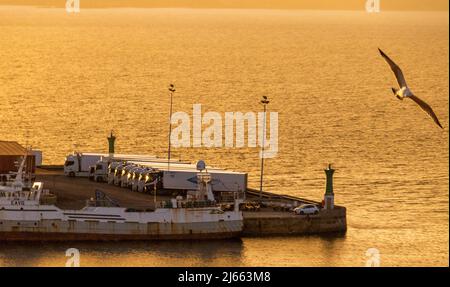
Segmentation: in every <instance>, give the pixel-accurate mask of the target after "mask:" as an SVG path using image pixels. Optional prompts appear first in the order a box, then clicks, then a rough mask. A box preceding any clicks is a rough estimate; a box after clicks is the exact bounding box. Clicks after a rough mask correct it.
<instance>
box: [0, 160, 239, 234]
mask: <svg viewBox="0 0 450 287" xmlns="http://www.w3.org/2000/svg"><path fill="white" fill-rule="evenodd" d="M25 161H26V156H25V157H24V158H23V161H22V163H21V165H20V167H19V171H18V173H17V175H16V178H15V180H14V182H12V183H11V184H10V185H7V186H0V241H13V240H20V241H22V240H23V241H68V240H73V241H84V240H96V241H98V240H153V239H191V240H193V239H209V238H217V239H219V238H231V237H238V236H240V233H241V231H242V229H243V217H242V212H241V211H239V204H240V202H241V200H240V199H238V198H237V196H236V197H235V201H234V207H233V208H232V210H227V211H224V210H222V208H221V207H220V206H219V205H217V204H216V203H215V201H214V195H213V193H212V189H211V184H210V180H211V176H210V175H209V174H208V173H207V172H202V171H200V172H199V173H198V182H199V184H198V189H197V190H196V191H195V193H194V195H192V196H190V197H189V198H181V197H177V198H173V199H171V200H170V201H166V202H159V203H158V204H157V205H155V206H156V207H155V208H153V210H151V211H148V210H145V211H137V210H132V209H127V208H124V207H119V206H118V205H117V204H115V203H114V201H112V200H111V199H109V198H108V197H107V196H106V195H104V194H103V193H101V192H99V191H97V192H96V198H95V199H90V200H88V201H87V204H86V207H84V208H83V209H81V210H62V209H60V208H58V207H57V206H56V205H55V204H51V203H48V202H47V200H46V198H48V197H49V191H47V190H44V188H43V183H42V182H34V183H33V185H32V186H31V187H26V186H25V184H24V179H23V167H24V164H25Z"/></svg>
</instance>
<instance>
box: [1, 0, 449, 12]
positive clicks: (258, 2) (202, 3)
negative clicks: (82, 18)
mask: <svg viewBox="0 0 450 287" xmlns="http://www.w3.org/2000/svg"><path fill="white" fill-rule="evenodd" d="M380 1H381V9H382V10H448V6H449V2H448V0H432V1H423V0H380ZM65 2H66V0H0V5H36V6H37V5H39V6H52V7H64V5H65ZM80 2H81V6H82V7H85V8H89V7H94V8H95V7H158V8H159V7H185V8H269V9H322V10H337V9H339V10H361V9H364V5H365V2H366V0H340V1H336V0H80Z"/></svg>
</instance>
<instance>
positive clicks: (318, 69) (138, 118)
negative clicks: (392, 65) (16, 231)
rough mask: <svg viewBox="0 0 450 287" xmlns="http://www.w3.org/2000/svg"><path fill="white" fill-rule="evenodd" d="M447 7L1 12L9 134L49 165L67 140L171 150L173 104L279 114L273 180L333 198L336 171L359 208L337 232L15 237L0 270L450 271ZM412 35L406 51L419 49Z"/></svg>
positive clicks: (3, 109)
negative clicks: (328, 178)
mask: <svg viewBox="0 0 450 287" xmlns="http://www.w3.org/2000/svg"><path fill="white" fill-rule="evenodd" d="M448 41H449V18H448V13H438V12H436V13H435V12H430V13H413V12H401V13H400V12H395V13H394V12H382V13H380V14H376V15H375V14H366V13H364V12H326V11H314V12H313V11H275V10H273V11H271V10H188V9H100V10H89V9H84V10H82V11H81V13H80V14H78V15H68V14H67V13H66V12H65V11H64V10H63V9H47V8H18V7H5V6H3V7H0V139H1V140H17V141H19V142H20V143H22V144H26V143H28V144H31V145H33V147H36V148H39V149H41V150H43V152H44V161H45V163H47V164H61V163H62V162H63V160H64V156H65V155H66V154H67V153H69V152H71V151H72V150H74V149H76V150H82V151H105V150H106V140H105V136H106V134H107V132H108V131H109V130H110V129H114V130H115V131H116V132H117V134H118V140H117V146H116V147H117V150H118V151H120V152H123V153H142V154H155V155H158V156H165V153H166V144H167V140H166V139H167V132H168V130H167V119H168V105H169V98H168V96H167V92H166V87H167V85H168V83H170V82H173V83H175V84H176V87H177V93H176V94H175V99H174V110H175V111H184V112H187V113H189V114H191V113H192V105H193V104H196V103H200V104H202V108H203V112H207V111H216V112H219V113H224V112H228V111H241V112H247V111H254V112H256V111H259V110H260V109H261V106H259V105H258V100H259V98H260V97H261V96H262V95H267V96H269V98H270V99H271V103H270V106H269V108H270V110H272V111H277V112H278V113H279V153H278V156H277V157H276V158H274V159H270V160H267V161H266V177H265V185H266V189H267V190H269V191H273V192H280V193H285V194H291V195H298V196H304V197H308V198H312V199H315V200H321V198H322V195H323V192H324V184H325V179H324V177H325V176H324V173H323V168H324V167H325V165H326V164H327V163H328V162H331V163H333V164H334V166H335V168H336V169H337V171H336V178H335V193H336V203H337V204H341V205H344V206H346V207H347V209H348V214H347V215H348V232H347V233H346V234H345V235H344V236H339V237H317V236H306V237H276V238H244V239H242V240H237V241H223V242H222V241H219V242H217V241H212V242H148V243H106V244H105V243H97V244H86V243H73V244H44V245H43V244H35V245H34V244H32V245H30V244H2V245H1V246H0V266H23V265H25V266H63V265H64V264H65V259H66V258H65V250H66V249H67V248H69V247H76V248H78V249H79V250H80V252H81V264H82V265H88V266H100V265H105V264H106V265H112V266H122V265H125V266H229V265H231V266H261V265H269V266H363V265H364V264H365V260H366V259H367V258H366V257H365V252H366V250H367V249H368V248H372V247H373V248H377V249H378V250H379V251H380V253H381V265H384V266H436V265H438V266H448V262H449V261H448V259H449V256H448V254H449V249H448V246H449V229H448V227H449V216H448V214H449V209H448V195H449V184H448V181H449V176H448V175H449V169H448V164H449V153H448V151H449V148H448V143H449V137H448V125H449V121H448V115H449V109H448V107H449V102H448V93H449V80H448V78H449V68H448V67H449V56H448V55H449V49H448ZM405 43H409V44H406V45H405ZM377 47H381V48H383V49H384V50H385V51H386V52H387V53H388V54H389V55H390V56H391V57H392V58H394V59H395V60H396V61H397V62H398V63H399V64H400V65H401V66H402V68H403V70H404V71H405V73H406V76H407V80H408V81H409V83H410V86H411V88H412V89H413V90H414V91H415V93H416V94H417V95H418V96H419V97H421V98H423V99H424V100H426V101H428V102H429V103H430V104H431V105H432V106H433V108H434V110H435V111H436V113H437V115H438V116H439V117H440V119H441V122H442V123H443V124H444V126H445V130H443V131H441V130H439V129H438V128H436V127H435V126H434V123H433V121H432V120H431V119H429V118H428V117H427V116H426V114H425V113H423V112H422V111H421V110H420V109H419V108H418V107H416V106H415V105H414V104H413V103H412V102H409V101H404V102H400V101H398V100H396V99H395V98H394V97H393V95H392V93H391V91H390V87H391V86H393V85H396V82H395V80H394V78H393V75H392V74H391V72H390V70H389V68H388V66H387V65H386V63H385V62H384V61H383V59H382V58H380V56H379V54H378V52H377ZM173 153H174V155H175V156H176V157H178V158H181V159H186V160H192V161H195V160H197V159H200V158H201V159H204V160H206V162H208V163H210V164H212V165H216V166H220V167H225V168H229V169H234V170H240V171H246V172H249V182H250V183H249V184H250V186H253V187H256V186H258V175H259V163H258V150H257V149H255V148H241V149H225V148H223V149H222V148H220V149H219V148H216V149H207V148H200V149H199V148H197V149H173Z"/></svg>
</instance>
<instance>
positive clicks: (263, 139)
mask: <svg viewBox="0 0 450 287" xmlns="http://www.w3.org/2000/svg"><path fill="white" fill-rule="evenodd" d="M260 103H261V104H262V105H263V107H264V114H263V132H262V141H261V143H262V144H261V176H260V179H259V200H262V192H263V177H264V145H265V140H266V110H267V105H268V104H269V103H270V102H269V100H268V98H267V97H266V96H263V98H262V100H261V101H260Z"/></svg>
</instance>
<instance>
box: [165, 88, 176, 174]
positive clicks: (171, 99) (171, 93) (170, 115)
mask: <svg viewBox="0 0 450 287" xmlns="http://www.w3.org/2000/svg"><path fill="white" fill-rule="evenodd" d="M175 91H176V90H175V86H174V85H173V84H170V85H169V95H170V114H169V147H168V151H167V153H168V155H167V169H168V170H170V146H171V139H170V135H171V133H172V103H173V93H175Z"/></svg>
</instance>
